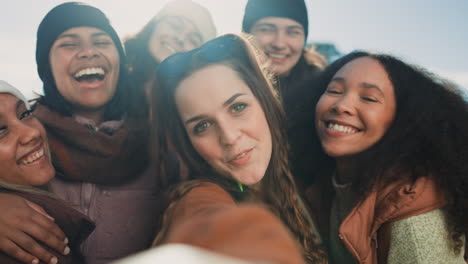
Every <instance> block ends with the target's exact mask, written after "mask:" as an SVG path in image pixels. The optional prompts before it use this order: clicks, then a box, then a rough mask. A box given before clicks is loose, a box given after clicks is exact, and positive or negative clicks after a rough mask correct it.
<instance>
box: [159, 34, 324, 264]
mask: <svg viewBox="0 0 468 264" xmlns="http://www.w3.org/2000/svg"><path fill="white" fill-rule="evenodd" d="M259 56H260V52H259V51H258V50H256V49H255V48H254V46H253V45H251V43H250V42H249V41H248V39H247V38H245V37H243V36H240V35H233V34H229V35H225V36H221V37H219V38H216V39H214V40H211V41H209V42H207V43H206V44H204V45H203V46H201V47H200V48H198V49H195V50H192V51H189V52H184V53H179V54H175V55H173V56H171V57H169V58H168V59H166V60H165V61H164V62H162V63H161V64H160V66H159V67H158V69H157V73H156V84H155V88H154V94H153V96H152V99H153V105H154V106H155V107H154V109H153V114H152V122H153V123H152V127H153V130H152V138H153V139H154V140H155V141H156V142H155V143H153V144H152V147H153V151H152V153H153V155H154V159H153V160H154V161H155V162H160V164H159V165H160V166H157V167H162V168H164V163H165V162H164V159H165V156H166V155H167V154H165V153H166V152H167V150H168V146H167V140H166V138H167V136H170V137H171V139H172V142H173V143H174V146H175V149H176V151H177V152H178V153H179V154H180V156H181V158H182V160H183V161H184V162H185V164H187V166H188V168H189V170H190V171H191V172H192V173H193V175H194V176H195V179H198V181H199V180H200V179H201V180H204V181H209V182H214V183H216V184H218V185H219V186H221V187H222V188H223V189H224V190H226V191H227V192H229V193H230V194H231V195H232V197H233V198H234V199H235V200H236V201H237V202H239V203H242V202H244V201H246V200H249V201H251V200H254V201H261V202H263V203H265V204H267V205H268V206H269V207H270V209H271V210H272V211H273V213H275V214H276V215H277V216H278V217H279V218H280V219H281V220H282V221H283V222H284V223H285V224H286V226H288V227H289V229H290V230H291V231H292V233H293V234H294V235H295V237H296V239H297V240H298V241H299V243H300V244H301V245H302V250H303V254H304V256H305V258H306V259H307V260H308V261H310V262H313V263H324V261H326V257H325V253H324V251H323V250H322V249H321V246H320V245H319V242H318V238H317V237H316V234H314V233H313V232H311V230H312V223H311V222H309V220H308V218H307V212H306V211H305V208H304V207H303V206H302V205H301V202H300V198H299V195H298V191H297V189H296V185H295V182H294V179H293V177H292V175H291V172H290V171H289V166H288V144H287V141H286V137H285V131H284V129H283V127H282V124H283V122H284V111H283V108H282V106H281V103H280V99H279V96H278V94H277V91H276V90H275V89H274V87H273V86H272V83H271V80H270V76H269V75H268V74H266V72H265V71H266V70H265V69H266V66H265V67H262V64H261V63H260V61H259ZM214 64H222V65H226V66H228V67H230V68H231V69H233V70H234V71H236V72H237V73H238V75H239V77H240V78H242V79H243V80H244V81H245V82H246V84H247V85H248V86H249V87H250V89H251V90H252V93H253V94H254V96H255V97H256V98H257V99H258V101H259V103H260V105H261V106H262V108H263V110H264V113H265V117H266V119H267V122H268V125H269V127H270V131H271V137H272V142H273V144H272V148H273V149H272V156H271V160H270V163H269V165H268V168H267V171H266V173H265V176H264V177H263V179H262V181H261V183H260V184H259V185H258V188H247V189H246V190H245V191H244V193H243V194H242V195H239V191H238V188H237V184H236V183H235V182H234V181H233V180H231V179H227V178H225V177H222V176H220V175H219V173H218V172H216V171H215V170H214V169H213V168H212V167H211V166H210V165H209V164H208V163H207V162H206V161H205V160H204V159H203V158H202V157H201V156H200V155H199V154H198V153H197V151H196V150H195V149H194V147H193V145H192V144H191V141H190V139H189V138H188V135H187V132H186V130H185V128H184V126H183V122H182V121H181V119H180V115H179V113H178V110H177V105H176V103H175V98H174V94H175V91H176V88H177V87H178V85H179V83H180V82H181V81H182V80H184V79H185V78H187V77H188V76H189V75H191V74H192V73H193V72H195V71H196V70H199V69H201V68H204V67H207V66H209V65H214ZM161 175H164V172H163V174H161ZM168 181H169V180H166V182H168ZM187 185H190V186H196V184H193V183H190V182H188V183H183V184H182V185H179V186H178V189H176V191H175V192H174V193H179V196H180V195H181V194H182V195H183V193H185V192H186V191H187ZM181 190H185V191H181ZM246 196H247V197H248V199H246ZM176 198H177V197H176ZM174 202H175V200H173V203H174ZM169 207H171V205H169ZM163 232H164V230H163Z"/></svg>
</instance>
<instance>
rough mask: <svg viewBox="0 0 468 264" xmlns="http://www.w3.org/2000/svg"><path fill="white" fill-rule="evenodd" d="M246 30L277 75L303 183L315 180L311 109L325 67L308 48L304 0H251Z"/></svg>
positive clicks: (244, 24) (296, 170)
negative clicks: (312, 155) (306, 46)
mask: <svg viewBox="0 0 468 264" xmlns="http://www.w3.org/2000/svg"><path fill="white" fill-rule="evenodd" d="M242 30H243V31H244V32H247V33H250V34H252V35H253V36H254V37H255V38H256V40H257V42H258V45H259V46H260V48H262V49H263V51H264V52H265V54H266V56H267V58H268V59H269V63H270V70H271V71H272V72H274V73H275V74H276V75H277V76H278V78H277V86H278V89H279V90H280V93H281V97H282V101H283V104H284V108H285V111H286V115H287V121H288V123H287V127H288V128H287V133H288V138H289V143H290V145H291V166H292V168H291V169H292V172H293V175H294V177H295V178H296V180H297V181H298V183H299V186H301V185H304V184H308V183H310V182H312V181H313V177H312V175H313V172H314V169H313V167H311V165H313V164H311V162H310V161H311V160H313V159H312V158H311V157H310V155H309V153H308V149H313V148H317V147H320V145H319V143H318V141H317V142H311V140H312V139H311V137H310V136H309V135H310V134H311V133H313V128H312V124H313V120H312V119H310V118H311V117H310V115H309V114H308V112H305V111H304V108H305V109H308V108H307V104H308V99H307V98H309V97H311V96H312V95H311V94H312V93H313V92H314V87H313V82H314V79H315V77H316V75H317V74H318V73H319V72H320V71H321V69H322V68H323V67H324V66H325V64H326V63H325V60H324V59H323V57H322V56H321V55H320V54H318V53H317V52H316V51H314V50H310V49H306V48H305V44H306V41H307V36H308V31H309V20H308V14H307V7H306V4H305V2H304V0H249V1H248V2H247V5H246V7H245V13H244V18H243V21H242Z"/></svg>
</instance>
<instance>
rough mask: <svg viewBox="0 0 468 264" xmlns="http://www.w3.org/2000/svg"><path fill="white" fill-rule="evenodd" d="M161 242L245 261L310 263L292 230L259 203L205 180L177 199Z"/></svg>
mask: <svg viewBox="0 0 468 264" xmlns="http://www.w3.org/2000/svg"><path fill="white" fill-rule="evenodd" d="M163 225H164V226H165V227H164V231H163V232H164V233H162V234H160V235H159V237H158V242H157V243H156V244H167V243H183V244H188V245H192V246H197V247H201V248H205V249H208V250H210V251H214V252H216V253H220V254H224V255H228V256H233V257H237V258H240V259H245V260H253V261H261V262H262V263H263V262H266V263H291V264H292V263H305V262H304V260H303V257H302V254H301V253H300V250H299V245H298V244H297V243H296V242H295V240H294V239H293V237H292V234H291V233H290V232H289V231H288V229H287V228H286V227H285V226H284V225H283V223H282V222H281V220H279V219H278V218H277V217H276V216H274V215H273V214H272V213H271V212H270V211H268V210H267V209H265V208H264V207H262V206H260V205H254V204H250V205H246V204H242V205H238V204H236V202H235V201H234V199H233V198H232V197H231V195H230V194H229V193H227V192H226V191H225V190H224V189H222V188H221V187H220V186H218V185H216V184H213V183H203V184H202V185H199V186H197V187H194V188H193V189H192V190H190V191H189V192H188V193H187V194H186V195H184V196H183V197H182V198H181V199H180V200H178V201H176V202H175V203H173V204H172V205H171V206H170V207H169V209H168V211H167V212H166V214H165V216H164V223H163Z"/></svg>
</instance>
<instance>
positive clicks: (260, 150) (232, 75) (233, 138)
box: [152, 34, 324, 263]
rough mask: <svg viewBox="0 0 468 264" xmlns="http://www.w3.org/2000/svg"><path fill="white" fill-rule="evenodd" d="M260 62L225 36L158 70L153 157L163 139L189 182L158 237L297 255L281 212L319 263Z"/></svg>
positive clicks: (284, 258)
mask: <svg viewBox="0 0 468 264" xmlns="http://www.w3.org/2000/svg"><path fill="white" fill-rule="evenodd" d="M265 69H266V67H265V65H263V63H262V60H261V57H260V53H259V52H258V50H257V49H256V48H255V47H254V46H253V45H251V44H250V42H249V40H248V39H247V38H245V37H244V36H238V35H232V34H229V35H225V36H222V37H219V38H217V39H214V40H212V41H209V42H208V43H206V44H205V45H203V46H201V47H200V48H198V49H195V50H193V51H190V52H186V53H181V54H176V55H174V56H172V57H170V58H168V59H166V61H164V62H163V63H162V64H161V65H160V66H159V68H158V69H157V72H156V86H155V89H154V94H153V97H152V99H153V106H154V108H153V111H155V112H154V113H158V114H153V115H152V116H153V117H152V127H153V132H152V133H153V134H152V138H153V139H156V142H155V144H153V145H152V147H153V149H154V151H153V152H154V153H155V155H154V157H153V158H154V160H155V161H159V162H162V164H164V158H165V157H167V155H165V154H164V150H167V143H166V142H167V140H166V138H167V137H168V136H170V138H171V139H172V142H173V143H174V146H175V149H176V150H177V152H178V153H179V154H180V156H181V158H182V160H183V161H184V162H185V164H187V166H188V168H189V170H190V171H191V172H192V173H193V176H194V177H195V178H196V180H193V181H190V182H186V183H183V184H181V185H179V186H178V187H177V188H176V190H175V192H174V197H173V200H172V203H171V204H170V205H169V209H168V211H167V212H166V215H165V218H164V222H163V227H162V230H163V231H162V232H161V233H160V234H159V235H158V237H157V239H156V241H155V244H161V243H167V242H185V243H189V244H194V245H199V246H202V247H206V248H209V249H213V250H215V251H220V252H221V253H226V254H229V255H234V256H237V257H243V258H247V259H254V260H263V261H265V260H268V261H277V262H279V263H297V262H300V261H299V260H300V258H299V259H297V258H293V257H292V256H294V254H292V253H293V252H294V247H293V248H291V247H290V246H291V244H288V243H289V242H288V241H289V240H288V239H284V238H287V236H284V227H282V226H281V224H279V223H277V222H276V221H277V220H275V218H276V217H278V218H279V219H281V222H282V224H284V225H286V226H287V227H288V229H289V231H290V232H291V233H292V234H293V236H294V237H295V239H296V241H297V242H298V243H299V244H300V248H301V251H302V254H303V257H304V258H305V259H306V260H307V262H313V263H323V262H324V253H323V251H322V250H321V249H320V245H319V238H318V235H317V234H316V233H314V231H313V230H314V228H313V223H312V220H311V218H310V216H309V215H308V212H307V211H306V209H305V207H304V206H303V205H302V202H301V198H300V197H299V195H298V192H297V190H296V185H295V183H294V180H293V178H292V175H291V173H290V171H289V166H288V145H287V141H286V139H285V132H284V130H283V127H282V124H283V119H284V112H283V108H282V106H281V104H280V100H279V97H278V95H277V92H276V90H275V89H274V88H273V84H272V82H271V79H270V75H269V74H268V73H267V72H266V70H265ZM161 151H162V152H161ZM156 167H160V168H161V167H162V168H163V167H164V166H156ZM246 204H251V205H250V207H249V206H246ZM253 204H263V205H265V206H267V208H268V211H265V209H264V208H263V207H262V206H261V205H253ZM273 215H274V216H275V217H273ZM208 228H209V230H206V229H208ZM200 230H203V231H205V232H201V231H200ZM267 236H271V237H270V238H271V239H270V238H267ZM220 244H222V245H220ZM282 244H283V245H282ZM293 245H294V243H293ZM288 246H289V249H290V250H289V251H288ZM275 248H281V250H275ZM240 249H242V250H240ZM291 254H292V255H291Z"/></svg>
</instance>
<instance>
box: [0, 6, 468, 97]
mask: <svg viewBox="0 0 468 264" xmlns="http://www.w3.org/2000/svg"><path fill="white" fill-rule="evenodd" d="M194 1H195V2H198V3H200V4H202V5H204V6H206V7H207V8H208V9H209V10H210V11H211V13H212V15H213V18H214V21H215V23H216V25H217V28H218V34H223V33H228V32H240V29H241V21H242V16H243V13H244V7H245V4H246V0H194ZM63 2H67V1H61V0H16V1H3V2H2V11H3V12H2V15H1V16H0V79H3V80H6V81H8V82H9V83H11V84H12V85H14V86H16V87H18V88H20V89H21V90H22V91H23V92H24V93H25V94H26V95H27V96H28V97H29V98H32V97H34V92H36V93H41V92H42V87H41V81H40V79H39V77H38V76H37V72H36V62H35V45H36V31H37V27H38V25H39V23H40V21H41V20H42V18H43V17H44V16H45V14H46V13H47V12H48V11H49V10H50V9H51V8H53V7H54V6H56V5H58V4H60V3H63ZM84 2H86V3H89V4H91V5H94V6H96V7H98V8H100V9H101V10H103V11H104V12H105V13H106V14H107V15H108V17H109V18H110V20H111V22H112V24H113V25H114V27H115V29H116V30H117V31H118V33H119V35H120V37H122V38H125V37H126V36H129V35H131V34H134V33H136V32H137V31H139V30H140V29H141V27H142V26H143V25H144V24H145V23H146V22H148V21H149V20H150V19H151V18H152V17H153V16H154V15H155V14H156V13H157V11H158V10H159V9H160V8H161V7H162V6H163V5H164V4H165V3H166V2H168V1H167V0H151V1H150V0H132V1H128V0H95V1H84ZM306 2H307V5H308V11H309V23H310V26H309V39H308V43H309V45H310V46H312V47H314V48H316V49H317V50H318V51H319V52H321V53H323V54H324V55H325V56H327V58H328V59H329V60H330V61H332V60H334V59H336V58H338V57H339V56H341V55H343V54H346V53H348V52H350V51H353V50H355V49H363V50H369V51H378V52H385V53H390V54H392V55H395V56H398V57H400V58H402V59H404V60H405V61H408V62H410V63H413V64H418V65H420V66H423V67H425V68H427V69H429V70H430V71H433V72H435V73H437V74H438V75H440V76H442V77H445V78H447V79H449V80H451V81H453V82H455V83H457V84H458V85H459V86H460V87H462V88H463V89H465V91H467V93H468V51H467V50H465V49H467V48H468V0H445V1H440V0H411V1H407V0H391V1H390V0H387V1H373V0H353V1H343V0H341V1H338V0H306Z"/></svg>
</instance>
